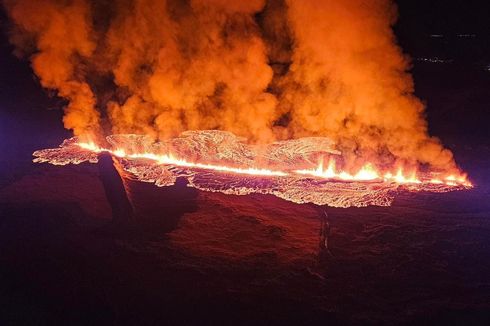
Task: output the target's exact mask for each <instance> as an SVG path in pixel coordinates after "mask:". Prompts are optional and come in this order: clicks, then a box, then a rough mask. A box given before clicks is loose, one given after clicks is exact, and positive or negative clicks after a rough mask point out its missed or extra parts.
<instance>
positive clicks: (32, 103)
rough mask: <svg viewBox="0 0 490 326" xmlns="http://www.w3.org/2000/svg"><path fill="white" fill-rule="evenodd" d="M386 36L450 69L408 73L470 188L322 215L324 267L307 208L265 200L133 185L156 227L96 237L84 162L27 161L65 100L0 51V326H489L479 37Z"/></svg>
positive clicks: (94, 177) (314, 214) (53, 131)
mask: <svg viewBox="0 0 490 326" xmlns="http://www.w3.org/2000/svg"><path fill="white" fill-rule="evenodd" d="M407 6H408V5H407ZM404 8H405V7H404V6H401V10H404ZM410 9H411V8H410V6H408V7H407V9H406V12H410ZM402 12H403V11H402ZM403 19H404V18H403V16H402V22H403ZM405 20H408V19H407V18H405ZM405 24H406V25H410V21H409V22H405ZM436 27H437V26H436ZM436 27H431V28H435V29H437V28H436ZM474 27H475V26H474ZM421 28H422V29H424V27H421ZM475 28H477V30H478V31H481V30H480V29H478V26H476V27H475ZM439 29H440V28H439ZM425 30H427V27H425ZM425 30H424V31H425ZM443 32H445V33H446V32H447V33H453V34H450V35H454V33H455V32H454V31H443ZM399 34H400V37H401V41H402V45H404V47H405V48H406V50H407V51H408V52H409V53H411V54H412V55H413V56H414V57H421V56H424V57H431V56H434V55H437V56H439V57H441V56H443V55H446V56H448V57H451V58H456V60H455V61H453V62H452V63H448V64H429V63H419V62H416V63H415V67H414V70H413V72H414V77H415V81H416V88H417V89H416V92H417V95H419V96H420V97H421V98H423V99H424V100H426V101H427V105H428V120H429V123H430V127H431V133H432V134H434V135H437V136H439V137H440V138H441V139H442V141H443V142H444V143H445V144H446V145H447V146H448V147H450V148H451V149H452V150H453V151H454V153H455V155H456V158H457V160H458V163H459V164H460V165H461V166H462V167H463V168H464V169H465V170H466V171H467V172H469V175H470V177H471V180H472V181H473V182H474V183H475V184H476V188H475V189H474V190H471V191H466V192H457V193H449V194H440V195H434V194H405V195H403V196H400V197H398V198H397V200H396V201H395V203H394V205H393V206H392V207H388V208H386V207H369V208H362V209H359V208H351V209H331V208H328V209H327V211H328V213H329V221H330V225H331V234H332V235H331V239H330V248H331V253H332V256H329V255H321V254H320V253H319V240H320V238H319V228H320V220H319V218H318V216H319V211H318V210H317V209H316V208H314V207H312V206H308V205H294V204H291V203H288V202H285V201H282V200H280V199H277V198H274V197H268V196H244V197H236V196H226V195H222V194H212V193H197V194H196V193H189V192H188V191H187V192H185V191H184V190H183V189H185V187H175V188H172V189H170V188H156V187H154V186H152V185H149V184H141V183H140V184H135V183H131V184H130V187H131V190H132V195H133V196H134V198H135V201H136V202H137V209H139V213H140V215H153V216H154V215H155V211H158V212H162V213H161V214H159V215H160V217H161V218H160V222H159V221H155V220H153V221H152V220H148V221H146V222H145V223H144V225H145V227H135V228H134V230H131V231H127V230H117V231H114V230H113V229H111V228H109V227H108V226H107V225H108V221H109V217H110V215H111V208H110V206H109V204H108V202H107V199H106V197H105V193H104V189H103V186H102V182H101V180H100V178H99V176H98V174H99V171H98V169H97V166H96V165H89V164H82V165H80V166H67V167H63V168H61V167H55V166H49V165H39V164H33V163H31V159H32V156H31V154H32V152H33V151H34V150H35V149H39V148H48V147H54V146H57V145H58V144H59V143H60V142H61V141H62V140H63V139H64V138H66V137H67V136H68V135H69V134H68V132H67V131H65V130H63V128H62V125H61V112H60V111H59V110H58V109H56V108H59V107H60V106H61V105H62V102H60V101H59V100H56V99H55V98H49V97H47V96H46V95H45V92H44V91H43V90H41V89H40V87H39V86H38V84H37V82H36V81H35V80H34V79H33V78H32V77H31V74H30V70H29V68H28V66H27V64H26V63H25V62H21V61H18V60H16V59H15V58H13V57H11V56H10V55H9V52H10V50H11V49H10V48H9V47H8V46H7V45H6V42H5V40H2V48H1V56H0V59H1V60H2V62H1V65H0V69H1V71H0V324H1V325H21V324H26V325H58V324H60V325H72V324H75V325H76V324H84V325H85V324H136V325H142V324H182V323H188V324H197V323H199V324H230V323H232V322H233V323H234V324H270V323H274V324H279V323H280V324H291V323H295V324H299V323H301V324H307V323H322V324H329V325H330V324H366V323H368V324H421V325H423V324H431V325H433V324H440V325H461V324H465V325H489V324H490V196H489V194H490V187H489V184H490V142H489V141H488V139H489V134H490V133H489V127H488V125H489V121H490V119H489V118H490V113H489V112H490V110H489V109H490V107H489V99H490V95H489V94H490V93H489V90H490V71H488V70H487V68H486V66H487V65H489V64H490V56H489V55H488V54H489V52H488V44H489V43H488V39H486V37H487V36H488V34H483V35H480V34H479V36H478V37H477V39H476V40H473V42H474V43H471V40H460V39H458V38H457V37H454V36H452V38H449V39H447V40H446V41H443V44H442V45H441V44H440V43H434V42H441V41H440V40H435V41H434V40H432V39H431V38H430V37H427V35H426V34H423V33H422V32H420V35H419V34H417V35H418V36H417V37H420V39H417V38H415V37H411V38H409V37H407V35H406V31H404V30H403V28H401V30H400V31H399ZM424 35H425V36H424ZM417 40H419V41H420V42H418V41H417ZM444 42H446V43H444ZM461 42H467V43H464V44H461ZM468 42H470V43H468ZM420 44H423V46H422V45H420ZM448 44H452V45H448ZM447 48H450V49H451V51H448V50H447ZM49 108H55V109H54V110H48V109H49ZM149 196H151V197H149ZM144 209H146V210H147V211H143V210H144ZM162 221H163V222H162Z"/></svg>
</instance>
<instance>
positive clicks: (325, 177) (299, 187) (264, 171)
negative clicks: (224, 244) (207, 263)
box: [34, 130, 472, 207]
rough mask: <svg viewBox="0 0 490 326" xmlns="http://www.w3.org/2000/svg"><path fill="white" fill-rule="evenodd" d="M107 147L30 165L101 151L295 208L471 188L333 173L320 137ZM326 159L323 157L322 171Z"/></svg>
mask: <svg viewBox="0 0 490 326" xmlns="http://www.w3.org/2000/svg"><path fill="white" fill-rule="evenodd" d="M107 142H108V143H109V144H110V146H109V147H107V148H103V147H100V146H98V145H96V144H95V143H93V142H83V141H80V140H79V139H78V138H76V137H75V138H71V139H68V140H65V141H64V142H63V144H62V145H61V146H60V147H59V148H55V149H45V150H39V151H36V152H34V156H35V157H36V158H35V159H34V161H35V162H39V163H42V162H48V163H51V164H55V165H65V164H70V163H73V164H79V163H82V162H91V163H96V162H97V160H98V155H99V154H100V153H102V152H109V153H111V154H112V155H113V156H114V157H116V158H117V159H118V160H119V162H120V165H121V166H122V168H123V169H124V170H125V171H126V172H128V173H129V174H128V175H129V176H133V177H135V178H136V179H137V180H140V181H144V182H151V183H155V184H156V185H157V186H171V185H173V184H175V182H176V180H177V178H180V177H182V178H186V179H187V181H188V186H189V187H194V188H197V189H200V190H204V191H218V192H222V193H225V194H235V195H245V194H250V193H261V194H272V195H275V196H277V197H280V198H283V199H286V200H289V201H292V202H296V203H314V204H317V205H330V206H335V207H349V206H368V205H380V206H386V205H390V204H391V202H392V201H393V199H394V196H395V195H396V194H397V193H399V192H400V191H426V192H448V191H455V190H464V189H468V188H471V187H472V185H471V183H470V182H469V181H468V180H467V178H466V176H465V175H456V174H454V175H448V174H443V173H441V172H439V173H436V172H435V171H417V170H406V171H407V172H405V170H404V169H403V167H401V166H400V167H398V168H397V169H396V172H389V171H388V170H382V169H381V168H378V167H377V166H376V165H375V164H374V163H365V164H363V165H362V166H361V168H359V169H357V170H356V171H355V172H352V173H351V172H349V171H348V170H344V169H342V168H339V166H341V164H340V163H341V162H342V160H343V155H342V153H340V152H339V151H337V150H335V149H334V145H333V143H332V141H331V140H329V139H327V138H322V137H310V138H300V139H295V140H289V141H281V142H275V143H271V144H268V145H250V144H247V143H244V142H243V139H241V138H238V137H236V136H234V135H233V134H231V133H229V132H222V131H216V130H203V131H187V132H185V133H183V134H182V135H181V136H179V137H176V138H171V139H168V140H166V141H161V142H154V141H153V140H152V139H151V138H150V137H148V136H140V135H112V136H109V137H107ZM324 158H325V159H327V158H328V164H327V166H326V167H325V166H324V160H323V159H324ZM325 162H326V161H325Z"/></svg>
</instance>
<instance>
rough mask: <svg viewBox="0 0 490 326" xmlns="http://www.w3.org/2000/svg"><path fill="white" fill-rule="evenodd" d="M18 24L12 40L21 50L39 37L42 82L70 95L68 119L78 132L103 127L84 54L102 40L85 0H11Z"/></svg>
mask: <svg viewBox="0 0 490 326" xmlns="http://www.w3.org/2000/svg"><path fill="white" fill-rule="evenodd" d="M5 6H6V8H7V9H8V12H9V14H10V16H11V18H12V20H13V21H14V22H15V24H16V30H15V31H14V33H13V34H12V37H11V40H12V42H13V43H14V44H15V45H16V46H17V47H18V49H19V51H22V49H27V48H29V47H30V46H31V45H32V42H34V43H35V52H34V54H32V56H31V61H32V68H33V69H34V71H35V73H36V74H37V75H38V76H39V78H40V81H41V84H42V85H43V86H44V87H46V88H50V89H55V90H57V91H58V94H59V95H60V96H62V97H65V98H67V99H68V100H69V104H68V106H67V107H66V109H65V112H66V114H65V117H64V119H63V121H64V124H65V127H66V128H68V129H73V131H74V132H75V134H77V135H84V134H93V133H96V132H98V129H99V113H98V112H97V111H96V110H95V98H94V94H93V92H92V90H91V88H90V86H89V85H88V84H87V83H86V82H85V65H84V64H83V61H84V60H90V57H91V56H92V54H93V52H94V49H95V46H96V44H95V43H94V40H93V39H92V37H93V35H92V34H93V32H92V30H91V25H92V23H91V20H90V10H89V9H90V8H89V7H88V5H87V3H85V2H84V1H82V0H74V1H70V2H66V1H9V0H7V1H5Z"/></svg>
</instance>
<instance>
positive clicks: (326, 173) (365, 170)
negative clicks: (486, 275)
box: [77, 142, 472, 187]
mask: <svg viewBox="0 0 490 326" xmlns="http://www.w3.org/2000/svg"><path fill="white" fill-rule="evenodd" d="M77 145H78V146H80V147H81V148H83V149H86V150H89V151H92V152H95V153H100V152H103V151H107V152H110V153H112V154H113V155H115V156H117V157H119V158H125V159H148V160H152V161H155V162H157V163H158V164H165V165H172V166H178V167H188V168H196V169H204V170H212V171H217V172H226V173H236V174H248V175H256V176H271V177H272V176H279V177H286V176H292V175H294V174H299V175H307V176H312V177H316V178H322V179H331V180H341V181H376V180H377V181H385V182H393V183H398V184H422V183H432V184H445V185H447V186H460V185H463V186H466V187H472V184H471V182H469V181H468V180H467V178H466V175H461V176H457V177H456V176H455V175H449V176H447V177H445V178H444V180H441V179H436V178H432V179H427V178H425V179H422V180H421V179H419V178H418V176H417V172H416V171H413V172H412V173H410V174H406V173H404V170H403V168H398V169H397V172H396V174H393V173H391V172H386V173H385V174H384V175H383V174H381V173H380V172H379V171H378V170H377V169H376V168H375V167H374V165H373V164H372V163H366V164H365V165H363V166H362V167H361V169H359V171H357V172H356V173H354V174H351V173H349V172H347V171H342V170H340V171H339V170H337V169H336V165H337V164H336V161H335V159H334V158H330V159H329V161H328V166H327V168H326V169H325V168H324V163H323V158H320V162H319V163H318V166H317V167H316V168H315V169H301V170H293V169H292V170H290V171H278V170H270V169H266V168H254V167H248V168H240V167H232V166H227V165H216V164H207V163H199V162H189V161H187V160H185V159H182V158H176V157H175V156H174V155H172V154H171V153H170V154H156V153H152V152H141V153H130V154H129V153H127V152H126V150H125V149H123V148H118V149H114V150H111V149H107V148H101V147H98V146H97V145H95V143H85V142H79V143H77Z"/></svg>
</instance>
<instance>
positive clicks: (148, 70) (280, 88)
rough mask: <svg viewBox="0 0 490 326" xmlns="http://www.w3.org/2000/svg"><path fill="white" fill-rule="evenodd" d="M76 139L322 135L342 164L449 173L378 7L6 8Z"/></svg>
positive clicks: (78, 2) (302, 1)
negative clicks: (62, 104) (206, 132)
mask: <svg viewBox="0 0 490 326" xmlns="http://www.w3.org/2000/svg"><path fill="white" fill-rule="evenodd" d="M5 7H6V8H7V11H8V13H9V16H10V18H11V20H12V22H13V29H12V32H11V40H12V42H13V43H14V44H15V45H16V46H17V48H18V50H19V51H21V52H24V53H28V54H31V59H32V67H33V69H34V72H35V73H36V74H37V75H38V76H39V78H40V81H41V84H42V85H43V86H44V87H46V88H51V89H55V90H57V91H58V94H59V95H60V96H62V97H65V98H67V99H68V100H69V104H68V106H67V108H66V114H65V118H64V123H65V127H66V128H69V129H73V131H74V133H75V134H76V135H81V136H91V135H93V134H102V133H105V134H107V133H141V134H146V135H150V136H152V137H154V138H155V139H157V138H160V139H164V138H167V137H171V136H175V135H177V134H179V133H180V132H182V131H184V130H195V129H221V130H227V131H231V132H233V133H235V134H237V135H240V136H244V137H247V138H248V139H249V140H250V141H251V142H270V141H272V140H275V139H284V138H291V137H301V136H311V135H316V136H328V137H330V138H332V139H334V140H335V141H336V142H337V143H338V146H339V149H340V150H342V151H343V152H344V155H345V157H346V160H347V164H349V165H352V166H354V165H359V164H360V161H365V160H366V159H368V160H370V161H373V162H377V163H378V164H383V163H386V164H393V162H399V163H400V164H404V165H407V164H408V165H410V164H413V165H414V166H415V165H418V164H420V163H421V164H427V165H430V166H432V167H435V168H440V169H444V170H449V169H453V168H455V163H454V160H453V157H452V154H451V152H450V151H448V150H446V149H444V148H443V146H442V145H441V144H440V143H439V141H438V140H437V139H435V138H432V137H430V136H429V135H428V131H427V123H426V121H425V117H424V106H423V105H422V103H421V102H420V100H419V99H417V98H416V97H415V96H414V95H413V81H412V79H411V76H410V75H409V74H408V73H407V70H408V68H409V61H408V60H407V58H406V57H405V56H404V55H403V53H402V51H401V49H400V48H399V47H398V46H397V44H396V39H395V37H394V34H393V31H392V25H393V24H394V22H395V20H396V8H395V6H394V5H393V3H392V2H391V1H390V0H268V1H266V0H248V1H227V0H118V1H108V0H104V1H95V0H46V1H42V2H40V1H37V0H6V1H5Z"/></svg>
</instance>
